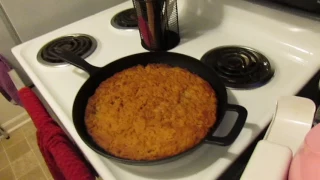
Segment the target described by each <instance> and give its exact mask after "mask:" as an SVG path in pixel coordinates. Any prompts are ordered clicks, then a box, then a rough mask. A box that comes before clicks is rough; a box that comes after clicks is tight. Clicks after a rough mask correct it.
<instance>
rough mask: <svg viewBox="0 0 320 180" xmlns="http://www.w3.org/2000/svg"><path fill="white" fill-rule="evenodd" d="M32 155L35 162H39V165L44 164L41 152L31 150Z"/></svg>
mask: <svg viewBox="0 0 320 180" xmlns="http://www.w3.org/2000/svg"><path fill="white" fill-rule="evenodd" d="M33 152H34V154H35V155H36V157H37V160H38V161H39V164H43V163H45V160H44V159H43V156H42V154H41V151H40V150H39V149H33Z"/></svg>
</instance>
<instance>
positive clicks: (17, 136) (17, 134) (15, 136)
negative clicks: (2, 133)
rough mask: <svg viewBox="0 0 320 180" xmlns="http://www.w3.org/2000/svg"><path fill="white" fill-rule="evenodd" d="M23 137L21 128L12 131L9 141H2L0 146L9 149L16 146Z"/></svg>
mask: <svg viewBox="0 0 320 180" xmlns="http://www.w3.org/2000/svg"><path fill="white" fill-rule="evenodd" d="M24 139H25V138H24V136H23V133H22V130H21V128H19V129H17V130H15V131H13V132H12V133H10V139H2V140H1V144H2V145H3V147H4V149H8V148H9V147H11V146H13V145H15V144H17V143H18V142H20V141H22V140H24Z"/></svg>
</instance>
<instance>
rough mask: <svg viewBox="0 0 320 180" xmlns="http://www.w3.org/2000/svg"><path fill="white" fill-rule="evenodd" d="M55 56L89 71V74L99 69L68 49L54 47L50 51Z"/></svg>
mask: <svg viewBox="0 0 320 180" xmlns="http://www.w3.org/2000/svg"><path fill="white" fill-rule="evenodd" d="M52 53H53V54H54V55H55V56H56V57H58V58H60V59H61V60H63V61H66V62H68V63H70V64H72V65H74V66H76V67H78V68H80V69H82V70H84V71H86V72H87V73H89V75H90V76H92V75H94V74H95V73H96V72H98V71H99V70H100V68H99V67H96V66H92V65H91V64H89V63H87V61H86V60H84V59H82V58H81V57H80V56H77V55H75V54H73V53H72V52H70V51H67V50H64V49H62V48H55V51H53V52H52Z"/></svg>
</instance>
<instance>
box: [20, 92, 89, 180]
mask: <svg viewBox="0 0 320 180" xmlns="http://www.w3.org/2000/svg"><path fill="white" fill-rule="evenodd" d="M19 96H20V99H21V101H22V104H23V105H24V107H25V109H26V110H27V112H28V113H29V115H30V117H31V119H32V120H33V122H34V124H35V126H36V128H37V139H38V145H39V148H40V151H41V153H42V155H43V157H44V159H45V161H46V163H47V166H48V168H49V170H50V172H51V174H52V176H53V177H54V179H55V180H94V179H95V175H94V171H93V168H92V167H91V166H90V165H89V164H88V163H86V161H85V159H84V157H83V156H82V155H81V153H80V151H79V150H78V149H77V148H76V146H75V145H74V144H73V143H72V142H71V141H70V140H69V139H68V137H67V135H66V134H65V133H64V132H63V130H62V129H61V128H60V127H59V125H58V124H57V123H56V122H55V121H54V120H53V119H52V118H51V117H50V115H49V114H48V113H47V111H46V109H45V108H44V107H43V105H42V103H41V101H40V100H39V99H38V97H37V96H36V95H35V94H34V92H33V91H32V90H31V89H30V88H23V89H21V90H20V91H19Z"/></svg>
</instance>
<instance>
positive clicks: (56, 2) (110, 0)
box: [0, 0, 125, 42]
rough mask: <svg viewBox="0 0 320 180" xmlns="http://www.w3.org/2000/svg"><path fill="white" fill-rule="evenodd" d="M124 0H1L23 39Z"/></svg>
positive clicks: (38, 34) (25, 39)
mask: <svg viewBox="0 0 320 180" xmlns="http://www.w3.org/2000/svg"><path fill="white" fill-rule="evenodd" d="M124 1H125V0H66V1H64V0H50V1H48V0H44V1H43V0H0V3H1V5H2V7H3V9H4V11H5V12H6V14H7V16H8V17H9V19H10V21H11V23H12V25H13V26H14V28H15V30H16V31H17V33H18V35H19V37H20V39H21V41H22V42H24V41H27V40H30V39H32V38H34V37H37V36H40V35H42V34H44V33H47V32H49V31H52V30H54V29H57V28H59V27H61V26H64V25H67V24H70V23H72V22H74V21H77V20H80V19H82V18H85V17H87V16H90V15H92V14H95V13H97V12H99V11H103V10H105V9H108V8H110V7H112V6H115V5H117V4H120V3H122V2H124ZM101 23H109V22H101Z"/></svg>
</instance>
